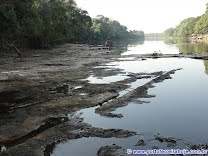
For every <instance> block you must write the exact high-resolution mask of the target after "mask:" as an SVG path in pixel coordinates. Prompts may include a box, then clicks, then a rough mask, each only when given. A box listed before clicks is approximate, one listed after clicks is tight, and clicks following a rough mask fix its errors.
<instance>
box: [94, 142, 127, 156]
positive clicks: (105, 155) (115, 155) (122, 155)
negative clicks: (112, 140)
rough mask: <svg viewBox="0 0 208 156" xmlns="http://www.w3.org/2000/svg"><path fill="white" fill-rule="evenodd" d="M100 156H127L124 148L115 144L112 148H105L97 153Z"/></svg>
mask: <svg viewBox="0 0 208 156" xmlns="http://www.w3.org/2000/svg"><path fill="white" fill-rule="evenodd" d="M97 155H98V156H126V155H127V154H126V152H125V151H124V150H122V147H120V146H118V145H116V144H113V145H111V146H109V145H108V146H103V147H101V148H100V149H99V150H98V151H97Z"/></svg>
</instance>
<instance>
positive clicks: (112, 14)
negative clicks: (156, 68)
mask: <svg viewBox="0 0 208 156" xmlns="http://www.w3.org/2000/svg"><path fill="white" fill-rule="evenodd" d="M75 1H76V3H77V5H78V7H80V8H82V9H84V10H87V11H88V13H89V15H90V16H91V17H96V16H97V15H104V16H106V17H109V18H111V19H113V20H117V21H119V22H120V23H121V24H122V25H125V26H127V27H128V29H129V30H143V31H144V32H145V33H160V32H163V31H165V30H166V29H168V28H170V27H175V26H177V25H178V24H179V23H180V22H181V21H182V20H184V19H186V18H189V17H197V16H200V15H202V14H203V13H204V12H205V9H206V3H208V0H75Z"/></svg>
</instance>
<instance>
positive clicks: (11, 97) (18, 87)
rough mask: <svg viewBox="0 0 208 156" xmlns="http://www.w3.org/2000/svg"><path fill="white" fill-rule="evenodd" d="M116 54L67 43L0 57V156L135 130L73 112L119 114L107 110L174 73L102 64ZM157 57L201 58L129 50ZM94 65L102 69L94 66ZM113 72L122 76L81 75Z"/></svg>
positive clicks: (143, 94) (120, 135)
mask: <svg viewBox="0 0 208 156" xmlns="http://www.w3.org/2000/svg"><path fill="white" fill-rule="evenodd" d="M120 53H121V51H120V50H119V51H118V50H116V49H115V50H111V51H109V50H108V49H91V47H90V46H88V45H74V44H67V45H62V46H59V47H56V48H54V49H51V50H35V51H25V52H23V58H22V59H19V58H18V59H17V58H12V57H7V58H0V62H2V63H1V64H0V116H1V118H0V125H1V126H0V147H1V150H2V151H3V153H0V155H1V154H2V155H3V154H4V155H17V156H18V155H21V156H22V155H44V154H45V155H47V154H48V155H49V154H50V153H51V150H52V149H53V147H54V146H55V144H56V143H59V142H61V141H64V140H67V139H77V138H82V137H101V138H108V137H116V138H123V137H129V136H132V135H136V133H135V132H132V131H127V130H122V129H102V128H96V127H91V126H90V125H88V124H86V123H83V121H82V119H80V118H79V117H77V118H76V117H74V116H73V114H74V112H76V111H77V110H80V109H82V108H88V107H93V106H99V105H100V106H101V107H99V108H98V109H97V111H96V112H97V113H99V114H101V115H105V116H110V117H122V115H121V114H113V113H111V111H113V110H115V109H116V108H117V107H121V106H125V105H126V104H127V102H129V101H132V100H136V99H137V98H140V97H152V95H148V93H147V90H148V89H149V88H151V87H153V85H154V84H155V83H158V82H162V81H164V80H165V79H169V78H170V75H171V74H174V72H176V70H172V71H169V72H167V73H166V72H163V71H159V72H154V73H137V74H135V73H125V72H124V71H122V70H120V69H111V68H108V66H105V64H106V63H109V62H111V61H115V60H118V61H124V60H119V58H126V56H121V55H120ZM162 57H165V58H166V57H192V58H195V59H197V58H198V59H206V58H207V56H195V55H189V56H185V55H161V56H159V55H158V56H152V55H135V59H140V60H141V61H145V59H146V58H162ZM97 66H104V68H95V67H97ZM106 69H108V70H106ZM117 74H123V75H125V76H127V77H128V78H125V79H123V80H120V81H116V82H113V83H109V84H93V83H89V81H88V80H86V79H87V78H88V77H90V76H96V77H98V78H99V77H107V76H112V75H117ZM148 78H153V79H152V80H151V81H150V82H149V83H146V84H145V85H143V86H140V87H138V88H136V89H134V90H133V91H130V92H129V93H128V94H126V95H124V96H121V97H118V96H119V92H120V91H122V90H125V89H127V88H128V87H129V83H131V82H135V81H136V80H138V79H148ZM146 102H147V101H146ZM138 103H140V104H141V103H144V102H143V101H138ZM49 149H50V150H49ZM44 151H45V152H44ZM101 153H102V152H101Z"/></svg>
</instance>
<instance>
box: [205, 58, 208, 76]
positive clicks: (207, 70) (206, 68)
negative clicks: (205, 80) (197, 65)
mask: <svg viewBox="0 0 208 156" xmlns="http://www.w3.org/2000/svg"><path fill="white" fill-rule="evenodd" d="M204 67H205V73H206V74H208V60H204Z"/></svg>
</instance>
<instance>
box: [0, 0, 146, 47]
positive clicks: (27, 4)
mask: <svg viewBox="0 0 208 156" xmlns="http://www.w3.org/2000/svg"><path fill="white" fill-rule="evenodd" d="M0 23H1V25H0V43H4V42H5V41H8V42H13V41H17V43H18V45H20V46H26V47H30V48H44V47H49V46H50V45H53V44H56V43H63V42H88V43H89V42H90V41H91V40H106V39H107V38H111V39H113V40H114V39H115V40H117V39H125V38H144V37H143V36H144V33H143V32H142V31H130V32H128V31H127V27H125V26H123V25H121V24H120V23H119V22H118V21H115V20H110V19H109V18H107V17H104V16H102V15H99V16H97V18H95V19H91V17H90V16H89V15H88V12H87V11H85V10H82V9H80V8H78V7H77V5H76V3H75V1H74V0H41V1H40V0H21V1H19V0H7V1H6V0H3V1H1V2H0Z"/></svg>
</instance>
